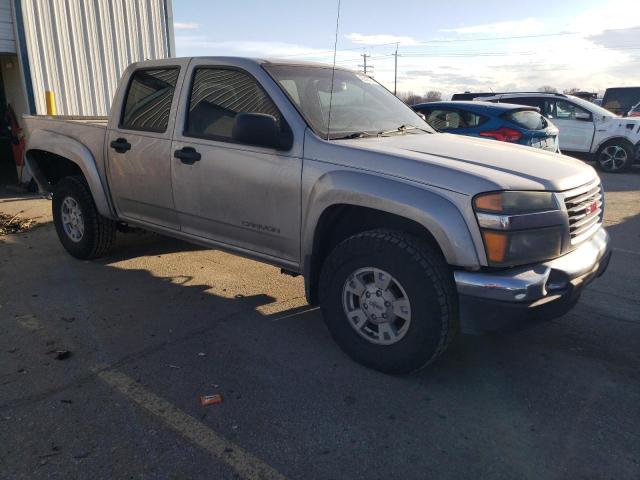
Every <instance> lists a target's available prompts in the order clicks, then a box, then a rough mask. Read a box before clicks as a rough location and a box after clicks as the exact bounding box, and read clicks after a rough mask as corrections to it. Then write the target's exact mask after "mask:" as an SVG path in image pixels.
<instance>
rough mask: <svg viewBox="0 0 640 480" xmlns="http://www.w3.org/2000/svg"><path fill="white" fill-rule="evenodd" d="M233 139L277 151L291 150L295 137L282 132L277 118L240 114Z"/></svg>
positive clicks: (235, 124)
mask: <svg viewBox="0 0 640 480" xmlns="http://www.w3.org/2000/svg"><path fill="white" fill-rule="evenodd" d="M231 138H233V139H234V140H235V141H236V142H240V143H247V144H249V145H256V146H259V147H270V148H275V149H277V150H289V149H290V148H291V146H292V144H293V136H292V135H290V134H283V133H282V132H280V129H279V128H278V122H277V120H276V119H275V117H274V116H273V115H267V114H265V113H238V114H237V115H236V118H235V121H234V122H233V129H232V131H231Z"/></svg>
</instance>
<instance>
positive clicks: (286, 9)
mask: <svg viewBox="0 0 640 480" xmlns="http://www.w3.org/2000/svg"><path fill="white" fill-rule="evenodd" d="M337 11H338V0H328V1H325V2H305V1H304V0H302V1H301V0H297V1H294V0H273V1H267V0H265V1H253V0H241V1H238V2H215V3H214V2H210V1H206V0H173V17H174V28H175V39H176V50H177V54H178V55H179V56H196V55H230V56H248V57H269V58H286V59H294V60H309V61H316V62H323V63H332V61H333V48H334V42H335V39H336V37H335V34H336V15H337ZM396 46H397V49H398V78H397V82H398V84H397V90H398V92H409V91H411V92H414V93H416V94H420V95H422V94H424V93H426V92H427V91H430V90H437V91H440V92H442V94H443V96H444V98H447V97H448V96H450V95H451V94H452V93H455V92H464V91H468V90H469V91H476V92H479V91H514V90H538V89H539V88H540V87H542V86H544V85H549V86H552V87H554V88H557V89H558V90H559V91H562V90H564V89H570V88H579V89H581V90H588V91H599V92H603V91H604V90H605V89H606V88H607V87H613V86H631V85H640V0H609V1H606V0H563V1H558V2H549V3H546V2H540V1H539V0H538V1H529V0H519V1H517V2H504V0H502V1H494V0H484V1H482V2H477V1H471V0H468V1H462V0H447V1H443V2H435V1H432V0H422V1H417V0H403V1H399V2H390V1H389V0H385V1H379V0H367V1H363V0H342V1H341V6H340V21H339V24H338V37H337V53H336V64H337V65H339V66H341V67H347V68H351V69H354V70H360V71H362V70H363V68H362V65H363V57H362V55H363V54H366V55H370V57H368V58H367V63H368V65H369V66H373V68H369V69H368V72H367V73H368V74H369V75H372V76H373V77H374V78H375V79H376V80H378V81H379V82H380V83H382V84H383V85H385V86H386V87H387V88H389V89H390V90H393V87H394V56H393V55H392V54H393V53H394V52H395V51H396Z"/></svg>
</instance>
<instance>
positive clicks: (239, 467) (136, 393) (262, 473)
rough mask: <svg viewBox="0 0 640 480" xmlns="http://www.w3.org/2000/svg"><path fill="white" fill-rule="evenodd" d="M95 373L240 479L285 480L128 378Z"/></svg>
mask: <svg viewBox="0 0 640 480" xmlns="http://www.w3.org/2000/svg"><path fill="white" fill-rule="evenodd" d="M94 370H96V371H97V375H98V377H99V378H100V379H102V380H103V381H104V382H106V383H107V384H109V385H110V386H112V387H113V388H115V389H116V390H119V391H120V392H121V393H123V394H124V395H125V396H126V397H128V398H129V399H130V400H132V401H134V402H135V403H137V404H138V405H140V407H142V408H144V409H145V410H147V411H148V412H150V413H152V414H153V415H155V416H156V417H158V418H160V419H161V420H162V421H163V422H164V423H165V424H167V425H168V426H169V427H171V428H172V429H173V430H175V431H176V432H178V433H179V434H181V435H182V436H184V437H186V438H187V439H189V440H191V441H192V442H193V443H195V444H196V445H198V446H199V447H201V448H203V449H204V450H206V451H208V452H210V453H212V454H213V455H215V456H216V457H218V458H219V459H220V460H221V461H223V462H224V463H226V464H227V465H229V466H230V467H231V468H232V469H233V470H234V471H235V472H236V473H237V474H238V475H239V476H240V477H242V478H245V479H247V480H258V479H260V480H272V479H273V480H286V477H285V476H284V475H282V474H281V473H280V472H278V471H277V470H275V469H274V468H272V467H271V466H269V465H267V464H266V463H264V462H263V461H261V460H260V459H258V458H257V457H254V456H253V455H251V454H250V453H248V452H246V451H245V450H243V449H242V448H240V447H239V446H238V445H236V444H234V443H232V442H230V441H228V440H226V439H224V438H223V437H221V436H219V435H218V434H217V433H215V432H214V431H213V430H212V429H210V428H209V427H207V426H206V425H204V424H203V423H201V422H199V421H198V420H196V419H195V418H193V417H192V416H190V415H187V414H186V413H184V412H183V411H182V410H179V409H178V408H176V407H175V406H174V405H172V404H171V403H169V402H168V401H167V400H165V399H163V398H161V397H159V396H158V395H156V394H155V393H153V392H151V391H149V390H147V389H146V388H144V387H143V386H141V385H140V384H138V383H136V381H135V380H133V379H132V378H129V377H128V376H127V375H125V374H123V373H120V372H117V371H114V370H99V369H94Z"/></svg>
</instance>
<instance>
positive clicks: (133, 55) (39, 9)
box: [0, 0, 173, 115]
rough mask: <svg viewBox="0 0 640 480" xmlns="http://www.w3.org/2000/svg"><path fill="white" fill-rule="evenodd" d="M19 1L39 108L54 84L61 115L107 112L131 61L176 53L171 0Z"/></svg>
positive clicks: (39, 111)
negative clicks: (123, 73)
mask: <svg viewBox="0 0 640 480" xmlns="http://www.w3.org/2000/svg"><path fill="white" fill-rule="evenodd" d="M0 1H4V0H0ZM15 1H16V4H17V6H18V7H19V8H18V9H17V12H16V22H20V24H21V25H22V27H23V29H24V45H25V47H26V57H27V59H28V68H25V66H24V65H23V69H24V70H25V72H27V79H26V81H27V83H29V84H30V85H31V87H32V90H33V103H34V107H35V112H34V113H37V114H46V103H45V91H47V90H51V91H53V93H54V95H55V101H56V108H57V114H58V115H107V114H108V112H109V108H110V106H111V100H112V98H113V95H114V93H115V90H116V87H117V85H118V80H119V78H120V75H121V74H122V72H123V71H124V70H125V68H126V67H127V66H128V65H129V64H130V63H132V62H137V61H141V60H152V59H159V58H167V57H170V56H171V55H172V54H173V52H172V49H173V48H172V42H173V25H172V19H171V18H172V14H171V3H170V1H167V0H15ZM23 53H24V52H23ZM23 58H24V56H23ZM29 77H30V81H29Z"/></svg>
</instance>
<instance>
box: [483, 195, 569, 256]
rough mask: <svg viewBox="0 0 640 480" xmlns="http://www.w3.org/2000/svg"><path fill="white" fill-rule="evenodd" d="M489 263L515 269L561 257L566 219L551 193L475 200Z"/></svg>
mask: <svg viewBox="0 0 640 480" xmlns="http://www.w3.org/2000/svg"><path fill="white" fill-rule="evenodd" d="M473 207H474V210H475V212H476V217H477V219H478V224H479V225H480V231H481V233H482V240H483V242H484V247H485V252H486V255H487V260H488V262H489V264H490V265H492V266H514V265H524V264H526V263H533V262H536V261H541V260H548V259H551V258H555V257H557V256H559V255H560V252H561V247H562V238H563V231H564V227H563V217H562V212H561V211H560V209H559V208H558V205H557V203H556V199H555V196H554V195H553V193H551V192H491V193H485V194H481V195H478V196H476V197H475V198H474V200H473Z"/></svg>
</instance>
